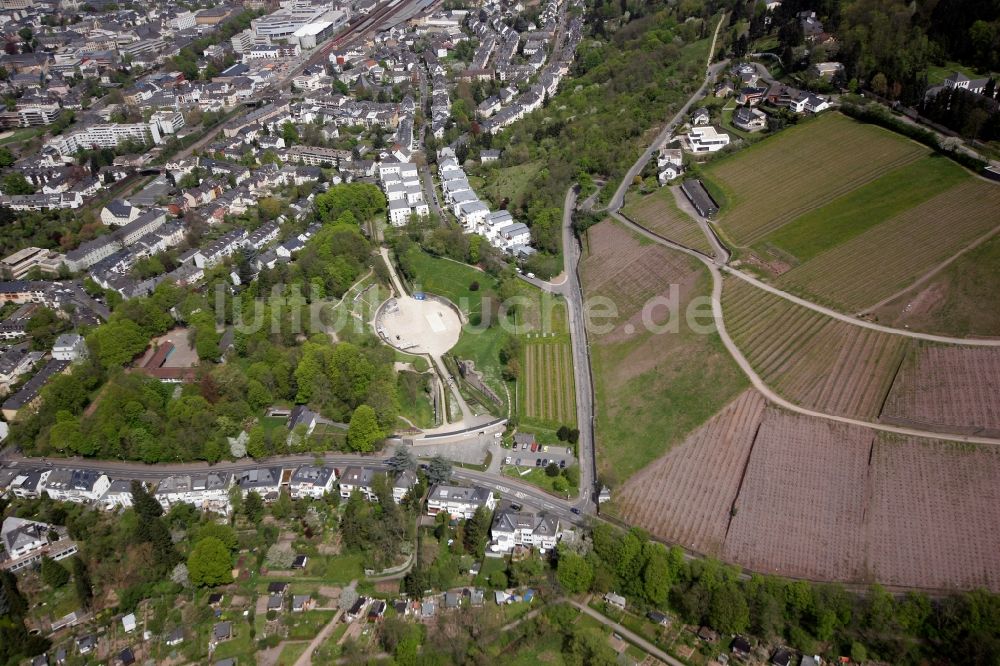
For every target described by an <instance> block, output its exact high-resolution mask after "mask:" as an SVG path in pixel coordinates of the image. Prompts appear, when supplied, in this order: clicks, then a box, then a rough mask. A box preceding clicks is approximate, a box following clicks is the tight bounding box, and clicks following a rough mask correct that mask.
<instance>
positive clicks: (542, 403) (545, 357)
mask: <svg viewBox="0 0 1000 666" xmlns="http://www.w3.org/2000/svg"><path fill="white" fill-rule="evenodd" d="M522 359H523V361H522V363H521V372H522V378H521V381H520V382H519V384H518V387H517V395H518V404H519V407H518V411H519V413H520V414H521V416H522V417H523V418H525V419H528V420H531V421H535V420H537V421H542V422H544V423H553V424H559V425H561V424H567V425H573V424H575V423H576V389H575V384H574V381H573V350H572V348H571V346H570V341H569V340H568V339H567V338H566V337H562V339H553V338H529V339H528V340H526V341H525V344H524V348H523V351H522Z"/></svg>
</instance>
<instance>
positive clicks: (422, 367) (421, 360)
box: [393, 349, 431, 372]
mask: <svg viewBox="0 0 1000 666" xmlns="http://www.w3.org/2000/svg"><path fill="white" fill-rule="evenodd" d="M393 351H394V352H395V354H396V360H397V361H399V362H400V363H409V364H410V365H412V366H413V369H414V370H416V371H417V372H427V371H428V370H430V367H431V364H430V362H429V361H428V360H427V359H426V358H425V357H423V356H417V355H416V354H407V353H406V352H404V351H400V350H398V349H394V350H393Z"/></svg>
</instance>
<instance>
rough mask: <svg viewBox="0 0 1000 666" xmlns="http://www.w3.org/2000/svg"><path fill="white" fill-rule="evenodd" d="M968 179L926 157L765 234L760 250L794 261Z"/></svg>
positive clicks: (937, 158)
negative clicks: (772, 251)
mask: <svg viewBox="0 0 1000 666" xmlns="http://www.w3.org/2000/svg"><path fill="white" fill-rule="evenodd" d="M969 178H971V176H970V175H969V173H968V172H967V171H965V170H964V169H963V168H962V167H960V166H958V165H957V164H955V163H954V162H952V161H951V160H949V159H947V158H945V157H941V156H940V155H930V156H928V157H925V158H923V159H920V160H918V161H916V162H912V163H910V164H907V165H905V166H902V167H900V168H898V169H895V170H893V171H890V172H888V173H886V174H885V175H883V176H881V177H879V178H876V179H875V180H873V181H870V182H868V183H866V184H865V185H862V186H861V187H858V188H857V189H855V190H853V191H852V192H850V193H848V194H845V195H843V196H841V197H839V198H837V199H834V200H833V201H831V202H830V203H828V204H826V205H825V206H822V207H820V208H817V209H815V210H813V211H810V212H809V213H806V214H805V215H803V216H801V217H799V218H797V219H796V220H794V221H792V222H789V223H788V224H786V225H784V226H783V227H781V228H780V229H778V230H776V231H774V232H773V233H771V234H769V235H768V236H766V237H765V238H764V239H763V240H761V241H760V243H759V246H758V247H759V248H760V250H761V251H762V252H763V251H766V250H769V249H771V248H775V249H777V250H778V251H779V252H781V253H782V254H783V255H785V256H787V257H793V258H794V259H795V260H796V261H797V262H798V263H804V262H806V261H808V260H809V259H812V258H813V257H815V256H816V255H818V254H820V253H822V252H824V251H825V250H828V249H830V248H831V247H834V246H836V245H839V244H841V243H843V242H845V241H848V240H850V239H851V238H854V237H855V236H857V235H859V234H861V233H863V232H864V231H866V230H868V229H870V228H871V227H874V226H875V225H877V224H879V223H881V222H883V221H885V220H887V219H889V218H890V217H893V216H894V215H898V214H899V213H901V212H903V211H905V210H907V209H909V208H912V207H913V206H916V205H918V204H920V203H923V202H924V201H927V200H928V199H930V198H932V197H933V196H934V195H936V194H939V193H941V192H944V191H945V190H947V189H948V188H950V187H952V186H953V185H956V184H958V183H960V182H962V181H964V180H967V179H969Z"/></svg>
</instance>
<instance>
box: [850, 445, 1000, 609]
mask: <svg viewBox="0 0 1000 666" xmlns="http://www.w3.org/2000/svg"><path fill="white" fill-rule="evenodd" d="M871 467H872V471H871V477H872V482H871V483H872V496H871V500H870V502H869V507H868V513H869V515H870V518H869V524H868V558H869V563H870V565H869V566H870V567H871V575H872V576H873V577H874V578H875V579H876V580H878V581H880V582H882V583H884V584H886V585H906V586H913V587H922V588H926V589H931V590H941V589H974V588H979V587H982V588H986V589H988V590H992V591H993V592H997V591H1000V559H998V558H997V553H1000V530H998V529H997V525H998V524H1000V485H998V484H997V478H1000V451H998V450H997V449H996V448H993V447H985V446H983V447H972V446H969V445H963V444H957V443H954V442H942V441H934V440H926V439H916V438H897V437H881V438H880V439H879V441H878V442H877V443H876V445H875V449H874V452H873V455H872V462H871Z"/></svg>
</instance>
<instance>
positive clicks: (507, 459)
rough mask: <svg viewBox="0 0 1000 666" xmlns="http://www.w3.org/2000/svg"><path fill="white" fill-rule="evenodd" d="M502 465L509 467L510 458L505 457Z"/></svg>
mask: <svg viewBox="0 0 1000 666" xmlns="http://www.w3.org/2000/svg"><path fill="white" fill-rule="evenodd" d="M503 464H504V465H509V464H510V456H507V457H506V458H504V459H503Z"/></svg>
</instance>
